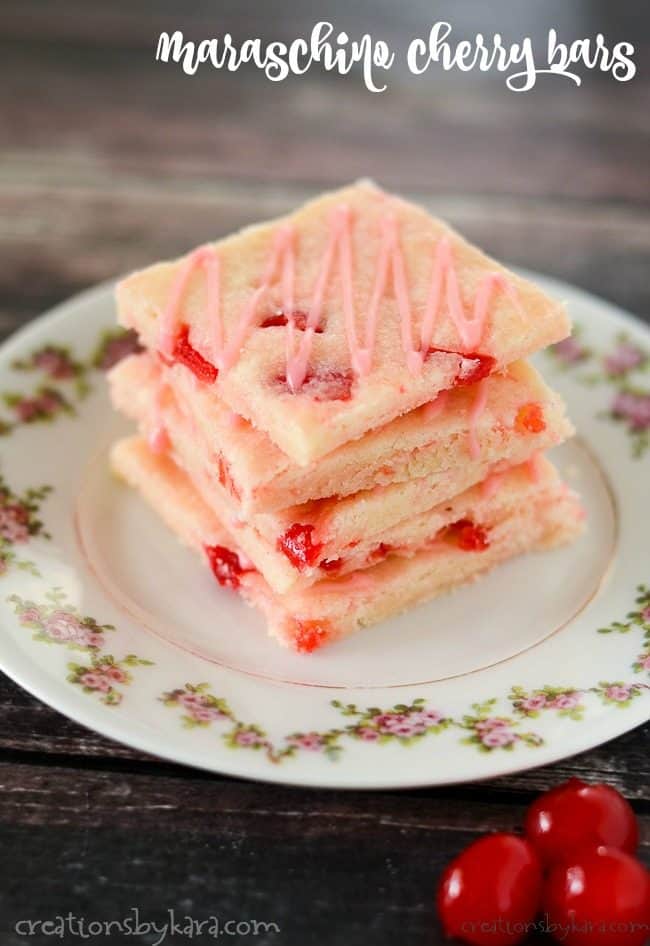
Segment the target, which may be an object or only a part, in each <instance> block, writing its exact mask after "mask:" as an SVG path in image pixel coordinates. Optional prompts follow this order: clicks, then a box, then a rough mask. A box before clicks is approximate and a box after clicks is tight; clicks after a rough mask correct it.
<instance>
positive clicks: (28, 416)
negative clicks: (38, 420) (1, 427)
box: [12, 397, 39, 423]
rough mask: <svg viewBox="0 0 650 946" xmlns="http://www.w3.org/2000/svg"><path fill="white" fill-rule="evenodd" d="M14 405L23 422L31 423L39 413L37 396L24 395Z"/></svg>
mask: <svg viewBox="0 0 650 946" xmlns="http://www.w3.org/2000/svg"><path fill="white" fill-rule="evenodd" d="M12 406H13V410H14V412H15V413H16V414H17V416H18V419H19V420H21V421H22V422H23V423H29V421H30V420H33V419H34V418H35V417H36V416H37V415H38V413H39V404H38V400H37V398H35V397H23V398H21V399H20V400H19V401H16V403H15V404H14V405H12Z"/></svg>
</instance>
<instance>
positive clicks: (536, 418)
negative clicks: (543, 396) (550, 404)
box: [515, 403, 546, 434]
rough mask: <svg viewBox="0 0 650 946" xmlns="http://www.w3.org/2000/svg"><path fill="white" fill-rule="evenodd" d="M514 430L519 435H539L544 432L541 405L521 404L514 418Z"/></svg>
mask: <svg viewBox="0 0 650 946" xmlns="http://www.w3.org/2000/svg"><path fill="white" fill-rule="evenodd" d="M515 430H517V431H518V432H519V433H520V434H524V433H529V434H541V432H542V431H543V430H546V422H545V420H544V412H543V410H542V406H541V404H534V403H533V404H522V406H521V407H520V408H519V410H518V411H517V414H516V416H515Z"/></svg>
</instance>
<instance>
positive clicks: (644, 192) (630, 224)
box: [0, 0, 650, 946]
mask: <svg viewBox="0 0 650 946" xmlns="http://www.w3.org/2000/svg"><path fill="white" fill-rule="evenodd" d="M1 17H2V30H1V35H0V69H1V70H2V81H0V255H1V257H2V266H1V267H0V336H5V335H7V334H8V333H9V332H11V331H12V330H14V329H15V328H17V327H18V326H20V325H22V324H23V323H24V322H25V321H27V320H28V319H30V318H33V317H35V316H37V315H38V314H39V313H40V312H42V311H43V310H44V309H46V308H48V307H49V306H51V305H53V304H55V303H57V302H59V301H61V300H63V299H65V298H66V297H68V296H69V295H71V294H72V293H74V292H76V291H78V290H80V289H83V288H85V287H87V286H89V285H92V284H94V283H96V282H98V281H101V280H105V279H110V278H113V277H115V276H117V275H119V274H120V273H122V272H125V271H126V270H129V269H132V268H135V267H138V266H141V265H144V264H146V263H148V262H150V261H151V260H152V259H155V258H159V257H166V256H173V255H176V254H178V253H180V252H182V251H184V250H186V249H187V248H189V247H190V246H192V245H195V244H197V243H199V242H201V241H204V240H207V239H212V238H215V237H218V236H220V235H223V234H225V233H227V232H229V231H231V230H233V229H235V228H237V227H239V226H242V225H245V224H247V223H250V222H252V221H254V220H256V219H259V218H260V217H265V216H269V215H272V214H277V213H281V212H283V211H285V210H286V209H288V208H289V207H291V206H292V205H294V204H295V203H297V202H299V201H301V200H303V199H304V198H305V197H307V196H309V195H311V194H312V193H314V191H316V190H318V189H320V188H322V187H329V186H336V185H338V184H340V183H342V182H345V181H347V180H350V179H353V178H356V177H359V176H372V177H375V178H377V179H378V181H379V182H380V183H382V184H384V185H385V186H387V187H391V188H395V189H398V190H401V191H402V192H404V193H405V194H407V195H409V196H412V197H415V198H416V199H419V200H421V201H422V202H423V203H425V204H426V205H427V206H429V207H430V208H431V209H432V210H434V211H435V212H436V213H438V214H440V215H442V216H444V217H446V218H448V219H449V220H450V221H451V222H452V223H453V224H455V225H456V226H457V227H459V228H460V229H461V230H462V231H463V232H464V233H466V234H467V235H468V236H469V237H470V238H472V239H474V240H476V241H477V242H478V243H480V244H481V245H482V246H483V247H484V248H485V249H486V250H488V251H489V252H490V253H492V254H494V255H496V256H498V257H500V258H503V259H505V260H507V261H509V262H511V263H516V264H519V265H523V266H526V267H529V268H531V269H537V270H539V271H542V272H546V273H548V274H550V275H553V276H557V277H560V278H564V279H567V280H568V281H570V282H574V283H576V284H578V285H580V286H582V287H584V288H586V289H589V290H591V291H593V292H596V293H597V294H600V295H602V296H604V297H606V298H608V299H611V300H612V301H614V302H616V303H618V304H620V305H622V306H624V307H626V308H628V309H630V310H631V311H633V312H635V313H637V314H638V315H640V316H641V317H642V318H646V319H648V318H649V316H650V281H649V280H648V264H649V262H650V189H649V187H648V167H650V121H649V120H648V112H647V102H648V98H649V95H650V70H649V69H648V68H647V66H648V50H649V49H650V16H649V15H648V11H647V9H646V8H645V7H644V6H643V5H641V4H638V3H632V2H628V0H619V2H617V3H616V4H612V3H610V2H606V0H593V2H591V0H590V2H588V3H587V2H578V0H576V2H575V3H573V4H567V3H566V2H562V0H549V2H548V3H545V4H544V5H543V10H542V5H541V4H521V3H518V2H514V0H502V2H501V3H500V4H499V11H498V12H497V10H496V5H495V4H490V3H489V2H487V3H486V2H484V0H480V2H479V0H468V2H467V3H463V4H450V3H441V4H439V5H437V6H436V9H435V10H433V9H432V8H431V4H430V3H428V2H426V0H414V2H413V3H409V4H395V3H393V2H390V0H359V2H358V3H355V4H343V3H341V2H340V0H304V2H301V3H300V4H295V3H290V2H288V0H268V2H267V3H264V4H260V3H255V2H253V0H220V2H219V4H218V5H216V4H210V3H206V2H196V3H180V2H178V0H138V3H133V2H130V0H113V2H111V3H110V4H106V3H100V2H98V0H48V2H47V3H43V2H42V0H3V4H2V13H1ZM445 17H446V18H447V19H450V20H452V21H453V22H454V27H455V29H456V30H457V32H458V36H459V38H467V37H468V36H471V35H473V34H474V33H476V31H477V30H482V31H483V32H484V33H486V34H489V33H491V32H493V31H494V30H495V29H501V30H502V32H504V33H506V34H507V35H509V37H510V38H511V39H513V38H516V37H518V36H523V35H527V34H531V35H543V34H544V33H545V31H546V30H547V29H548V28H549V26H555V27H556V28H557V29H558V30H559V31H560V32H561V33H562V32H564V33H565V34H566V35H567V36H569V37H570V38H577V37H581V36H587V35H594V34H595V33H596V32H597V31H599V30H600V31H602V32H604V33H605V35H606V36H607V37H611V38H612V40H620V39H630V38H633V40H634V42H635V44H636V46H637V55H638V62H639V65H640V69H639V74H638V76H637V77H636V78H635V79H634V80H633V81H632V82H630V83H627V84H626V85H620V84H618V83H614V82H613V81H612V80H611V79H609V78H607V77H605V76H599V75H597V74H589V75H588V76H585V79H584V82H583V85H582V86H581V87H580V88H579V89H576V88H574V87H573V86H571V85H569V84H568V83H563V82H562V80H555V79H551V80H542V81H540V83H539V85H538V87H537V88H536V89H535V90H534V91H533V92H531V93H527V94H526V95H515V94H513V93H508V92H507V91H506V90H505V87H504V85H503V80H502V78H499V77H492V78H490V79H485V80H479V79H477V78H476V76H459V75H457V74H456V75H452V74H449V75H445V74H442V73H437V74H436V75H435V77H427V78H425V79H421V80H415V79H414V78H413V77H411V76H409V75H407V74H406V73H405V71H404V70H403V69H401V70H400V69H396V70H395V72H394V74H393V75H391V77H390V89H389V91H388V92H387V93H385V94H383V95H381V96H372V95H370V93H368V92H366V91H365V90H364V89H363V86H362V81H361V78H360V76H359V75H358V73H356V74H352V75H350V76H349V77H347V78H345V79H340V78H333V77H331V76H329V77H328V76H325V75H323V74H322V73H318V72H313V73H311V74H310V75H309V76H308V77H305V78H304V79H301V80H298V81H294V80H291V81H288V82H286V83H282V84H281V85H277V86H274V85H271V84H269V83H267V82H266V81H263V80H261V79H260V77H259V75H258V74H257V73H255V72H254V70H251V69H246V70H243V71H241V72H239V73H237V74H235V75H227V74H214V73H212V72H210V71H207V70H203V71H201V72H200V73H199V74H198V75H196V76H195V77H192V78H189V77H187V76H184V75H183V74H182V73H181V72H180V71H179V70H178V69H177V68H174V67H171V66H162V65H161V64H156V63H155V62H154V54H153V51H154V41H155V37H156V36H157V34H158V32H159V31H160V30H162V29H175V28H180V29H183V30H185V31H186V32H187V34H188V35H192V36H194V37H195V38H201V37H203V36H209V35H212V34H217V33H223V32H225V31H226V30H229V31H230V32H232V34H233V36H235V37H239V38H243V37H244V36H250V35H259V36H261V37H262V38H271V37H280V38H281V37H285V38H291V37H292V36H295V35H297V34H298V33H300V32H305V31H306V30H307V29H308V28H309V27H310V26H311V25H312V24H313V22H315V21H316V20H317V19H321V18H328V19H332V20H333V21H334V22H335V23H336V25H337V27H339V28H342V29H346V30H347V31H348V32H349V33H350V34H351V35H359V34H360V33H362V32H365V31H367V30H370V31H371V32H372V33H373V35H375V36H377V37H380V36H381V37H382V38H387V39H389V40H390V42H391V43H392V44H394V45H395V46H396V48H398V49H401V50H403V49H404V48H405V44H406V42H407V41H408V39H409V38H410V37H412V36H413V35H415V34H416V33H419V34H421V33H423V32H424V31H425V30H426V28H427V25H430V24H431V22H432V20H433V19H440V18H445ZM500 17H501V18H505V19H504V20H503V24H502V22H501V20H500V19H499V18H500ZM0 720H2V726H0V880H1V881H2V883H0V942H2V944H3V946H25V944H29V946H40V944H51V943H52V938H51V937H45V936H39V935H34V936H30V937H25V936H23V935H21V934H19V933H16V932H15V930H14V924H15V923H16V921H17V920H19V919H21V918H25V917H32V918H34V917H36V918H38V917H41V918H47V917H48V916H53V915H56V914H57V913H66V912H67V911H69V910H74V911H75V912H76V913H77V915H85V916H86V917H87V918H90V919H102V918H104V919H106V918H108V919H119V918H120V917H121V916H123V915H125V914H126V913H127V912H128V910H129V909H130V908H131V907H132V906H138V907H139V908H140V910H141V913H142V914H143V916H144V917H145V918H149V919H151V920H159V921H162V920H163V919H164V913H165V911H166V910H167V909H171V908H174V909H176V910H177V911H179V912H181V913H188V914H191V915H192V916H194V917H195V918H196V919H202V918H205V917H207V916H209V915H211V914H215V915H218V916H219V917H220V918H221V919H223V920H226V919H229V918H235V919H244V920H245V919H252V918H257V919H261V920H268V921H273V922H275V923H277V924H278V925H279V927H280V933H279V934H273V933H269V934H268V935H266V934H263V935H261V936H257V937H254V938H252V937H242V938H235V937H225V941H226V942H229V941H233V942H240V941H241V942H246V941H249V942H256V943H257V944H259V946H263V944H266V943H281V944H282V946H294V944H295V946H308V944H312V943H313V944H318V946H330V944H331V946H341V944H345V946H357V944H359V946H361V944H363V946H366V944H367V943H368V942H372V943H373V946H384V944H394V943H400V944H406V946H411V944H426V946H434V944H442V942H443V939H442V935H441V932H440V929H439V927H438V925H437V923H436V920H435V917H434V911H433V902H432V891H433V888H434V885H435V880H436V877H437V875H438V874H439V871H440V869H441V868H442V865H443V864H444V863H445V861H446V860H448V859H449V857H451V856H452V855H453V854H454V853H456V851H457V850H458V849H459V848H460V847H461V846H462V845H463V844H464V843H466V842H467V841H469V840H471V839H472V838H474V837H476V836H478V834H480V833H481V832H483V831H486V830H491V829H498V828H506V829H507V828H512V829H514V828H516V826H517V825H518V824H519V823H520V820H521V816H522V813H523V811H524V809H525V806H526V805H527V804H528V803H529V801H530V800H531V799H532V798H533V797H534V795H535V794H536V793H537V792H539V791H542V790H544V789H545V788H547V787H548V786H549V785H552V784H554V783H556V782H557V781H559V780H562V779H565V778H568V777H569V776H571V775H578V776H583V777H587V778H591V779H594V780H605V781H608V782H609V783H610V784H612V785H615V786H617V787H618V788H620V789H621V790H622V791H623V792H624V793H625V794H626V795H627V796H628V797H629V798H630V799H631V800H632V802H633V804H634V806H635V808H636V810H637V812H638V813H639V815H640V817H641V819H642V823H643V831H644V843H643V857H644V859H645V860H646V861H648V860H649V859H650V753H649V752H648V747H649V745H650V724H648V725H646V726H645V727H641V728H639V729H637V730H636V731H634V732H632V733H628V734H627V735H625V736H623V737H621V738H619V739H617V740H615V741H613V742H611V743H608V744H606V745H604V746H601V747H599V748H598V749H595V750H593V751H591V752H588V753H585V754H583V755H581V756H577V757H575V758H573V759H568V760H565V761H563V762H561V763H558V764H556V765H553V766H548V767H546V768H543V769H539V770H532V771H529V772H525V773H521V774H518V775H513V776H510V777H508V778H504V779H499V780H492V781H489V782H485V783H482V784H477V785H466V786H462V787H458V788H453V789H436V790H420V791H405V792H379V793H374V794H373V793H366V794H362V793H357V792H348V793H346V792H324V791H300V790H297V789H290V788H284V787H281V786H267V785H261V784H255V783H249V782H243V781H236V780H233V779H228V778H222V777H218V776H210V775H206V774H205V773H200V772H194V771H191V770H188V769H183V768H180V767H177V766H174V765H171V764H169V763H166V762H163V761H161V760H158V759H154V758H152V757H148V756H144V755H142V754H140V753H137V752H135V751H133V750H131V749H128V748H126V747H124V746H120V745H117V744H115V743H113V742H111V741H109V740H107V739H104V738H103V737H101V736H98V735H96V734H94V733H92V732H90V731H88V730H86V729H84V728H82V727H80V726H78V725H76V724H74V723H72V722H70V721H69V720H67V719H65V718H64V717H62V716H60V715H59V714H58V713H56V712H54V711H53V710H50V709H49V708H47V707H46V706H44V705H43V704H41V703H40V702H38V701H37V700H34V699H33V698H32V697H30V696H29V695H28V694H26V693H25V692H24V691H22V690H20V689H19V688H18V687H17V686H15V685H14V684H13V683H11V682H10V681H8V680H7V679H5V678H3V679H2V680H0ZM75 941H77V940H74V941H70V944H68V943H67V942H66V946H73V944H74V942H75ZM136 941H137V942H142V943H145V942H146V943H150V942H151V941H152V940H151V937H149V938H148V939H147V938H146V937H141V938H140V939H139V940H136V939H135V938H130V939H128V940H125V939H124V938H123V937H120V936H119V935H117V934H115V935H114V936H112V937H105V938H103V939H101V940H100V939H98V940H97V942H98V943H101V942H107V943H116V944H119V946H123V944H124V943H125V942H136ZM194 941H198V942H202V943H203V942H209V941H212V940H210V939H207V938H206V937H203V938H201V939H199V940H194ZM188 942H192V940H188V939H187V938H186V937H181V936H169V937H168V938H167V939H166V940H165V943H173V944H179V946H182V944H185V943H188ZM530 942H531V943H534V942H540V943H541V942H546V940H542V939H540V938H539V937H538V938H537V939H535V938H534V937H533V938H531V939H530Z"/></svg>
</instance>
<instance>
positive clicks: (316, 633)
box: [293, 621, 331, 654]
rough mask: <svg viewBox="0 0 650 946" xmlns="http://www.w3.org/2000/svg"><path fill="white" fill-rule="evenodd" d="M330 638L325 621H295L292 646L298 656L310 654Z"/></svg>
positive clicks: (328, 628) (328, 627)
mask: <svg viewBox="0 0 650 946" xmlns="http://www.w3.org/2000/svg"><path fill="white" fill-rule="evenodd" d="M330 636H331V629H330V626H329V624H328V623H327V621H296V622H295V629H294V633H293V646H294V647H295V649H296V650H297V651H298V653H300V654H311V653H313V651H315V650H317V649H318V648H319V647H322V646H323V644H324V643H325V641H326V640H328V638H329V637H330Z"/></svg>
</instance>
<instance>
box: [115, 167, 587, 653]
mask: <svg viewBox="0 0 650 946" xmlns="http://www.w3.org/2000/svg"><path fill="white" fill-rule="evenodd" d="M117 300H118V311H119V318H120V321H121V322H122V324H124V325H126V326H128V327H130V328H133V329H135V330H136V331H137V333H138V335H139V337H140V339H141V342H142V344H143V346H144V347H145V351H144V352H143V353H142V354H139V355H134V356H131V357H130V358H128V359H126V360H125V361H124V362H122V363H121V364H120V365H118V366H117V367H116V368H115V369H114V370H113V372H112V373H111V376H110V383H111V391H112V397H113V401H114V403H115V406H116V407H117V408H118V409H120V410H122V411H123V412H124V413H126V414H127V415H128V416H129V417H131V418H132V419H133V420H135V421H136V422H137V424H138V427H139V436H138V437H136V438H130V439H129V440H127V441H124V442H122V443H120V444H118V445H116V448H115V450H114V451H113V466H114V469H115V471H116V472H117V473H118V474H120V475H121V476H122V477H123V478H124V479H126V480H127V481H128V482H129V483H131V484H132V485H133V486H135V487H136V488H138V489H139V490H140V491H141V492H142V494H143V496H144V497H145V498H146V499H147V500H148V501H149V502H150V503H151V505H152V506H153V507H154V508H155V509H156V510H157V511H158V512H159V514H160V515H161V516H162V517H163V518H164V519H165V520H166V521H167V523H168V524H169V525H170V526H171V528H172V529H173V530H174V531H175V532H176V533H177V535H178V536H179V537H180V538H181V540H182V541H184V542H186V543H187V544H189V545H191V546H193V547H195V548H197V549H198V550H199V551H200V552H201V553H202V555H203V558H204V560H205V562H206V563H207V564H208V565H209V566H210V567H211V569H212V572H213V574H214V577H215V578H216V579H217V581H218V582H219V584H221V585H222V586H225V587H226V588H228V589H230V590H233V589H234V590H237V591H239V592H240V593H242V594H243V595H244V597H245V598H246V599H247V600H249V601H251V602H252V603H253V604H254V605H256V606H257V607H260V608H261V609H262V611H263V612H264V613H265V615H266V617H267V620H268V624H269V631H270V633H271V634H272V635H273V636H274V637H276V638H277V639H278V640H279V641H280V642H281V643H283V644H286V645H288V646H290V647H292V648H294V649H296V650H298V651H301V652H309V651H312V650H315V649H316V648H317V647H320V646H322V645H323V644H325V643H327V642H330V641H333V640H336V639H337V638H340V637H342V636H344V635H346V634H349V633H351V632H353V631H355V630H357V629H358V628H360V627H364V626H367V625H369V624H373V623H375V622H377V621H379V620H383V619H384V618H387V617H389V616H390V615H391V614H395V613H397V612H399V611H402V610H404V609H405V608H408V607H410V606H411V605H414V604H416V603H419V602H422V601H425V600H427V599H428V598H432V597H434V596H435V595H437V594H439V593H441V592H443V591H446V590H448V589H449V588H451V587H453V586H455V585H458V584H460V583H462V582H465V581H467V580H469V579H471V578H474V577H476V576H477V575H479V574H481V573H482V572H485V571H487V570H488V569H489V568H491V567H492V566H493V565H495V564H496V563H498V562H500V561H503V560H504V559H506V558H509V557H511V556H513V555H516V554H519V553H521V552H526V551H530V550H533V549H538V548H543V547H548V546H551V545H556V544H558V543H559V542H562V541H568V540H570V539H572V538H573V537H574V536H576V535H577V534H578V533H579V531H580V529H581V523H582V519H583V513H582V510H581V508H580V505H579V503H578V500H577V498H576V497H575V496H574V495H573V494H572V493H571V492H570V491H569V490H568V489H567V487H566V486H565V485H564V484H563V483H562V482H561V481H560V479H559V477H558V475H557V473H556V471H555V470H554V469H553V467H552V466H551V464H550V463H549V462H548V461H547V460H546V459H545V458H544V457H543V456H542V453H543V451H545V450H546V449H548V448H549V447H551V446H553V445H555V444H558V443H560V442H562V441H563V440H565V439H566V438H567V437H568V436H570V435H571V433H572V428H571V425H570V423H569V421H568V420H567V419H566V416H565V414H564V408H563V405H562V402H561V400H560V398H559V397H558V396H557V395H556V394H555V393H554V392H552V391H550V390H549V389H548V387H547V386H546V385H545V384H544V382H543V380H542V379H541V378H540V376H539V375H538V373H537V372H536V371H535V370H534V369H533V368H532V367H531V366H529V365H528V364H527V363H526V362H525V361H522V360H521V359H524V358H525V357H527V356H528V355H530V354H531V353H533V352H534V351H536V350H538V349H540V348H542V347H544V346H545V345H548V344H551V343H553V342H557V341H559V340H560V339H562V338H564V337H566V335H567V334H568V331H569V324H568V321H567V318H566V315H565V313H564V311H563V309H562V307H561V306H560V305H559V304H558V303H556V302H554V301H552V300H551V299H549V298H548V297H546V296H545V295H544V293H542V292H541V291H540V290H539V289H537V288H536V287H535V286H534V285H533V284H531V283H530V282H528V281H526V280H524V279H522V278H520V277H518V276H516V275H514V274H511V273H509V272H508V271H507V270H505V269H504V268H503V267H501V266H499V264H497V263H495V262H494V261H492V260H490V259H489V258H487V257H486V256H484V255H483V254H482V253H481V252H480V251H479V250H477V249H476V248H474V247H472V246H470V245H469V244H468V243H466V242H465V241H464V240H463V239H462V238H461V237H459V236H458V235H457V234H456V233H454V232H453V231H452V230H450V229H449V228H448V227H447V226H446V225H445V224H443V223H442V222H441V221H439V220H436V219H435V218H432V217H431V216H429V215H428V214H427V213H426V212H425V211H424V210H422V209H420V208H418V207H416V206H414V205H411V204H409V203H406V202H405V201H403V200H401V199H399V198H397V197H393V196H391V195H389V194H386V193H384V192H383V191H381V190H379V189H378V188H377V187H375V186H374V185H372V184H369V183H366V182H362V183H359V184H356V185H353V186H351V187H348V188H345V189H343V190H340V191H338V192H335V193H331V194H327V195H325V196H323V197H321V198H319V199H318V200H316V201H313V202H311V203H309V204H307V205H305V206H304V207H303V208H301V209H299V210H298V211H296V212H295V213H294V214H292V215H290V216H288V217H285V218H283V219H280V220H276V221H272V222H270V223H265V224H262V225H260V226H256V227H251V228H248V229H246V230H244V231H242V232H241V233H239V234H235V235H234V236H231V237H229V238H227V239H225V240H222V241H220V242H218V243H215V244H211V245H209V246H202V247H200V248H199V249H198V250H195V251H194V252H193V253H190V254H189V255H188V256H186V257H184V258H183V259H181V260H179V261H176V262H172V263H161V264H157V265H155V266H152V267H150V268H149V269H146V270H144V271H142V272H139V273H135V274H133V275H131V276H129V277H128V278H127V279H125V280H124V281H123V282H122V283H121V284H120V286H119V287H118V291H117ZM218 593H220V592H219V591H218V590H215V594H218ZM222 593H225V592H222ZM432 632H433V633H435V629H433V630H432Z"/></svg>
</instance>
